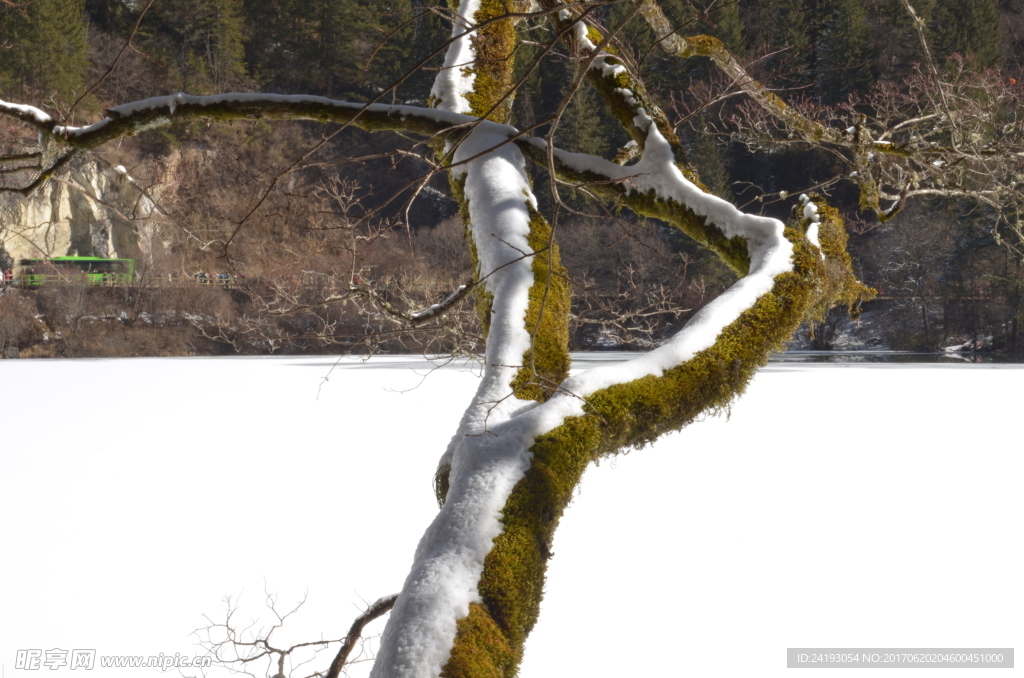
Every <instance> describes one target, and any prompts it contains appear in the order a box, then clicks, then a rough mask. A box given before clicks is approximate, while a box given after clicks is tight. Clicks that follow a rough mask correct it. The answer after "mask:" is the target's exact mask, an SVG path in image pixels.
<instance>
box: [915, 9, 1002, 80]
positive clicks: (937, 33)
mask: <svg viewBox="0 0 1024 678" xmlns="http://www.w3.org/2000/svg"><path fill="white" fill-rule="evenodd" d="M929 28H930V29H931V47H932V50H933V51H934V52H935V56H936V58H938V59H940V60H941V59H945V58H948V57H949V56H950V55H952V54H954V53H956V54H961V55H963V56H972V57H974V59H975V61H976V63H977V65H978V66H979V67H981V68H988V67H989V66H993V65H995V63H996V61H997V60H998V58H999V7H998V5H997V2H996V0H938V1H937V2H936V3H935V9H934V10H933V11H932V20H931V22H930V25H929Z"/></svg>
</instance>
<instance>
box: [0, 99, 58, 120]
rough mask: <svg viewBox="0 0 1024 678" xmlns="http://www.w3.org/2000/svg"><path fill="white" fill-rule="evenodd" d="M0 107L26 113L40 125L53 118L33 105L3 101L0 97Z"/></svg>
mask: <svg viewBox="0 0 1024 678" xmlns="http://www.w3.org/2000/svg"><path fill="white" fill-rule="evenodd" d="M0 108H8V109H11V110H12V111H18V112H19V113H27V114H28V115H30V116H32V118H33V119H34V120H35V121H36V122H38V123H39V124H41V125H46V124H48V123H51V122H53V118H51V117H50V116H49V115H48V114H47V113H46V112H45V111H41V110H39V109H38V108H36V107H35V106H28V105H26V104H12V103H10V102H7V101H4V100H3V99H0Z"/></svg>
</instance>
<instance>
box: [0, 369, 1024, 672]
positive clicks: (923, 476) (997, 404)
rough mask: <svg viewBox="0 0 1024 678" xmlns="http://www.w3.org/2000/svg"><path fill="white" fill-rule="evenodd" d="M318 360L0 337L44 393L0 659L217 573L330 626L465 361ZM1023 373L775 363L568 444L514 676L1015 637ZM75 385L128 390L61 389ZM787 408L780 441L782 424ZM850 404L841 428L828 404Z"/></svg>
mask: <svg viewBox="0 0 1024 678" xmlns="http://www.w3.org/2000/svg"><path fill="white" fill-rule="evenodd" d="M618 358H621V356H615V355H611V354H597V355H595V354H590V355H585V356H574V359H575V361H576V362H582V361H586V362H588V363H592V362H593V361H599V362H601V363H607V362H609V361H611V360H615V359H618ZM333 364H334V359H333V358H330V357H323V356H318V357H310V358H291V357H275V358H210V359H206V358H203V359H119V360H0V384H3V385H4V387H5V392H6V393H29V392H39V393H46V394H47V396H46V398H45V405H46V406H45V407H41V406H40V404H41V401H40V399H38V398H32V397H8V398H5V400H4V407H3V423H4V435H3V440H2V442H0V459H2V462H3V473H2V474H0V534H3V536H4V540H5V543H6V544H7V545H8V547H7V551H8V556H9V557H8V558H6V559H5V560H4V565H3V568H4V577H3V578H0V600H2V601H3V611H4V614H2V615H0V664H3V666H4V671H5V676H6V677H7V678H31V676H38V675H40V674H46V675H49V676H55V677H57V678H74V676H75V675H77V674H80V673H82V671H80V670H79V671H71V670H70V668H69V667H67V666H64V667H58V668H55V669H54V670H49V669H46V668H42V669H41V670H34V671H31V670H19V669H16V668H15V654H16V651H17V650H18V649H31V648H37V649H41V650H49V649H52V648H63V649H64V650H70V649H75V648H92V649H95V650H97V652H98V654H99V655H119V654H127V655H147V656H148V655H156V654H157V653H159V652H164V653H165V654H168V653H169V654H171V655H173V654H174V653H175V652H181V653H182V654H183V655H186V656H192V655H193V654H195V653H197V651H198V650H197V648H196V647H195V646H194V645H193V642H194V638H192V637H190V636H189V633H190V632H191V631H192V629H194V628H196V627H199V626H202V625H204V623H205V622H204V620H203V619H202V617H201V615H202V614H204V613H205V614H207V615H209V616H210V617H211V618H213V619H218V618H221V617H220V614H221V611H222V607H221V598H222V597H223V596H224V595H237V594H238V593H239V592H243V593H242V599H241V602H242V605H243V607H242V609H241V611H240V613H239V616H238V617H237V619H238V620H239V621H241V622H245V623H248V620H249V619H250V618H254V617H257V616H259V617H260V618H261V620H262V623H261V624H260V625H261V626H263V627H264V628H266V627H268V626H269V625H270V623H271V622H272V619H271V618H270V617H269V616H268V614H267V613H266V610H264V609H263V606H262V602H263V590H264V586H265V585H266V587H267V588H268V589H269V590H270V591H271V592H276V593H278V594H280V597H281V602H282V603H283V604H285V605H290V604H292V603H294V602H295V601H296V600H298V599H299V598H301V597H302V595H303V593H304V592H306V591H308V594H309V601H308V602H307V604H306V606H305V607H304V608H303V609H302V610H301V611H300V612H299V613H298V615H296V616H294V617H292V618H290V619H289V621H288V623H287V624H286V625H285V627H284V629H282V631H281V632H278V634H276V636H277V637H279V638H280V642H281V644H282V645H288V644H291V643H295V642H302V641H308V640H313V639H317V638H320V637H321V634H323V636H325V637H332V638H337V637H341V636H343V635H344V633H345V632H346V631H347V629H348V625H349V623H350V622H351V620H352V619H353V618H354V617H355V615H356V614H357V613H358V611H359V609H361V608H365V606H366V604H367V603H368V602H369V601H372V600H375V599H376V598H378V597H380V596H381V595H385V594H387V593H390V592H393V591H396V590H397V589H398V588H399V585H400V583H401V580H402V578H403V577H404V576H405V575H406V573H407V572H408V569H407V567H408V565H409V563H410V555H411V554H412V551H413V549H414V546H415V544H416V540H417V539H418V538H419V537H420V535H421V534H422V531H423V526H424V525H425V524H426V523H427V522H429V521H430V519H431V517H433V516H434V515H435V513H436V511H437V508H436V505H435V504H434V499H433V493H432V492H431V490H430V483H429V479H430V476H431V474H432V473H433V469H434V465H435V461H436V455H437V452H438V451H439V450H440V449H443V448H444V446H445V444H446V442H447V440H448V438H449V437H450V435H451V432H452V430H453V428H454V427H455V426H456V425H457V422H458V418H459V415H460V414H461V406H460V405H459V404H458V403H461V402H464V401H465V400H467V399H469V398H471V397H472V394H473V392H474V390H475V389H476V387H477V384H478V377H477V375H476V374H475V371H474V370H472V369H470V368H468V367H466V368H459V367H457V366H452V367H450V368H444V369H441V370H438V371H436V372H434V373H433V374H432V375H431V376H430V377H428V378H427V379H426V381H425V382H424V383H423V384H422V385H421V386H419V388H414V387H416V386H417V384H418V383H419V382H420V380H421V377H422V375H423V374H424V373H425V372H426V371H427V370H428V369H429V367H430V365H429V364H428V363H426V362H425V361H424V360H423V359H422V358H419V357H415V356H392V357H377V358H373V359H371V360H370V361H369V362H362V361H360V360H358V359H351V360H344V361H342V364H341V365H339V366H338V367H337V368H335V369H334V371H333V372H331V373H330V380H329V381H328V382H326V383H323V384H322V388H321V382H322V381H323V377H324V376H326V375H327V374H328V371H329V370H331V368H332V365H333ZM413 369H415V370H416V372H413V371H412V370H413ZM1022 376H1024V368H1022V367H1021V366H1014V365H1008V366H993V365H981V366H970V365H905V364H900V365H799V364H773V365H769V366H768V367H767V368H766V369H765V370H763V371H761V372H759V373H758V374H757V376H756V377H755V378H754V380H753V382H752V384H751V385H750V387H749V389H748V392H747V393H746V394H745V395H744V396H743V397H742V398H741V399H740V400H739V401H738V402H737V403H736V404H735V405H734V406H733V408H732V411H731V414H730V417H729V418H728V419H726V418H725V417H713V418H709V419H708V420H705V421H702V422H699V423H697V424H694V425H692V426H690V427H688V428H687V429H685V430H684V431H682V432H680V433H677V434H673V435H671V436H667V437H665V438H663V439H661V440H659V441H658V442H657V443H656V444H655V445H653V446H652V447H650V448H647V449H644V450H640V451H636V452H633V453H631V454H629V455H625V456H621V457H618V458H617V459H616V460H615V461H614V462H612V463H604V464H602V465H601V466H599V467H595V468H591V469H590V470H589V471H587V474H586V475H585V477H584V480H583V484H582V486H581V490H580V492H579V494H578V496H577V498H576V499H575V500H574V502H573V504H572V505H571V506H570V507H569V510H568V511H567V513H566V515H565V517H564V518H563V520H562V523H561V526H560V528H559V531H558V533H557V535H556V541H555V543H554V548H553V551H554V552H555V556H554V557H553V558H552V560H551V561H550V563H549V571H548V580H547V584H546V587H545V598H544V601H543V603H542V610H541V617H540V622H539V624H538V625H537V627H536V629H535V630H534V632H533V634H532V635H531V636H530V639H529V641H528V642H527V646H526V658H525V663H524V665H523V667H522V671H521V673H522V675H524V676H548V675H580V676H587V677H588V678H619V677H621V676H632V675H670V676H671V675H680V674H685V675H700V676H715V675H750V676H764V677H767V678H787V676H789V674H791V673H792V671H789V670H787V669H786V668H785V662H781V664H780V662H779V660H778V657H779V656H780V654H779V653H780V652H782V651H783V648H786V647H796V646H811V647H835V646H848V647H960V646H964V645H966V646H967V647H1012V646H1014V645H1019V643H1018V642H1016V641H1019V639H1020V638H1021V637H1024V618H1022V617H1021V615H1020V614H1019V613H1018V611H1019V610H1020V609H1022V608H1024V587H1022V585H1021V580H1020V576H1019V572H1020V571H1021V569H1024V533H1022V532H1021V530H1020V527H1019V516H1020V515H1021V513H1022V511H1024V505H1022V499H1021V494H1020V492H1019V488H1020V487H1021V485H1022V484H1024V460H1022V458H1021V455H1020V454H1019V453H1018V450H1017V447H1018V446H1017V445H1015V444H1014V443H1013V441H1014V440H1016V439H1017V434H1016V431H1015V428H1014V427H1015V425H1016V422H1017V421H1018V420H1019V416H1018V410H1019V399H1018V398H1017V397H1016V394H1017V393H1018V392H1019V386H1020V381H1021V377H1022ZM100 383H102V384H113V385H118V384H120V385H123V386H124V388H125V389H129V390H130V392H131V393H132V397H119V396H117V394H116V393H111V395H112V396H114V397H111V398H87V397H83V392H82V390H81V388H80V385H81V384H100ZM109 388H114V386H111V387H109ZM117 388H121V387H117ZM410 388H414V390H411V391H406V389H410ZM951 402H955V403H956V408H955V409H956V416H950V407H949V404H950V403H951ZM794 406H798V408H799V424H800V430H799V433H798V434H795V435H796V437H792V436H790V435H788V434H787V433H785V431H784V429H781V428H780V427H785V426H788V423H787V422H791V421H792V419H793V408H794ZM849 408H855V409H856V411H858V412H861V413H863V416H862V419H861V420H860V423H859V426H860V428H859V429H857V428H855V429H853V430H851V423H850V421H849V419H848V418H845V417H844V418H842V421H840V420H837V419H836V415H835V413H836V412H842V411H846V410H847V409H849ZM837 427H839V428H837ZM785 430H788V429H785ZM353 517H356V518H355V519H353ZM964 540H968V541H969V543H970V548H960V547H957V546H956V544H957V543H962V542H963V541H964ZM951 544H952V546H951ZM595 563H599V564H600V566H598V567H595V565H594V564H595ZM609 573H612V574H611V575H610V574H609ZM264 578H265V579H266V584H265V583H264ZM243 590H244V591H243ZM936 591H941V592H942V594H941V595H937V594H936ZM595 592H599V595H595ZM360 601H363V602H360ZM623 619H635V620H639V621H638V622H637V623H635V624H622V620H623ZM381 623H382V622H380V621H378V622H374V624H373V625H371V626H370V627H369V628H368V629H367V633H368V634H369V635H374V634H375V633H377V632H378V631H379V629H380V625H381ZM610 634H614V636H615V643H614V646H615V647H614V648H613V649H612V650H609V649H608V648H609V640H608V639H609V635H610ZM335 647H336V646H335ZM642 647H647V648H672V651H671V652H660V651H643V652H636V651H632V650H631V648H634V649H635V648H642ZM331 656H332V653H330V652H328V653H326V654H325V655H321V658H320V659H319V660H317V663H315V664H313V665H310V666H309V667H307V670H306V673H309V672H310V671H313V670H323V669H324V668H325V667H326V663H327V662H329V660H330V657H331ZM723 656H728V657H729V662H730V663H729V666H728V667H727V668H723V667H722V665H721V657H723ZM367 670H368V667H367V665H365V664H363V665H356V666H354V667H353V668H352V670H351V674H350V675H352V676H353V678H365V675H366V672H367ZM98 671H99V669H98V668H97V669H96V671H94V673H95V672H98ZM923 671H924V672H925V674H926V675H932V673H935V675H936V676H937V675H939V673H938V672H934V671H933V672H932V673H929V670H923ZM108 673H109V674H110V675H114V674H115V673H117V674H121V673H123V674H124V675H125V676H128V675H133V672H132V671H131V670H124V671H109V672H108ZM136 673H139V672H136ZM145 673H148V672H147V671H143V672H142V673H139V675H144V674H145ZM273 673H274V671H271V672H270V674H273ZM287 673H288V671H286V674H287ZM306 673H303V674H302V675H306ZM826 673H827V672H825V671H821V672H818V673H815V672H814V671H811V673H810V674H809V675H811V676H817V675H819V674H820V675H821V676H825V675H826ZM1010 673H1011V674H1012V673H1013V672H1012V671H1011V672H1010ZM211 675H212V676H215V677H216V678H220V677H221V676H224V677H226V675H227V674H226V673H225V672H223V671H221V672H214V673H213V674H211ZM268 675H269V674H268ZM965 675H970V674H965Z"/></svg>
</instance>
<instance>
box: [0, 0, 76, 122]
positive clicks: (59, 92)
mask: <svg viewBox="0 0 1024 678" xmlns="http://www.w3.org/2000/svg"><path fill="white" fill-rule="evenodd" d="M83 12H84V2H83V0H36V1H35V2H33V3H32V4H30V5H29V6H28V8H27V10H25V11H21V10H19V9H15V8H13V7H9V6H7V5H2V6H0V44H5V45H6V46H5V48H4V49H3V51H2V52H0V54H2V56H3V59H2V60H0V87H2V89H3V90H4V93H5V94H8V95H9V98H14V97H13V96H10V95H11V94H13V93H17V95H18V97H20V98H21V99H22V100H25V101H32V102H34V103H40V104H43V105H47V104H49V103H50V101H51V97H54V96H55V97H56V98H57V99H58V100H62V101H63V102H65V103H68V104H70V102H71V101H72V100H74V99H75V98H76V97H77V95H78V94H80V93H81V92H82V90H83V89H84V83H85V76H86V74H87V73H88V70H89V47H88V44H87V42H86V39H85V21H84V17H83Z"/></svg>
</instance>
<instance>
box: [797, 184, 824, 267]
mask: <svg viewBox="0 0 1024 678" xmlns="http://www.w3.org/2000/svg"><path fill="white" fill-rule="evenodd" d="M800 203H801V204H802V205H803V206H804V219H810V220H811V223H810V225H809V226H808V227H807V233H806V236H807V239H808V240H810V241H811V243H812V244H813V245H814V246H815V247H817V248H818V249H819V250H820V249H821V243H819V242H818V228H819V226H818V225H819V224H820V223H821V215H820V214H818V206H817V205H815V204H814V203H813V202H811V199H810V198H808V197H807V194H801V195H800ZM822 258H824V254H822Z"/></svg>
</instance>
